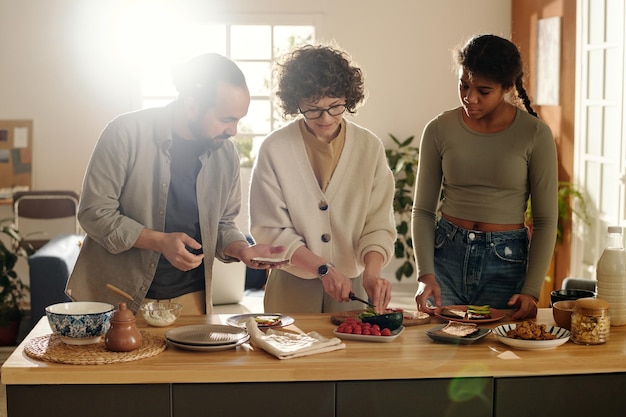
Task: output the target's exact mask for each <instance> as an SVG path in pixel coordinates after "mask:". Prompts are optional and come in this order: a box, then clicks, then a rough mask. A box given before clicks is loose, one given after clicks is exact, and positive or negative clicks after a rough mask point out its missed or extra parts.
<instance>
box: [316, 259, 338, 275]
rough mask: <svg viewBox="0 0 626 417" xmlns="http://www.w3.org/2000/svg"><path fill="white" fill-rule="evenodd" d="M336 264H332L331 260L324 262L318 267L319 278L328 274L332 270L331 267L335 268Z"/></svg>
mask: <svg viewBox="0 0 626 417" xmlns="http://www.w3.org/2000/svg"><path fill="white" fill-rule="evenodd" d="M334 266H335V265H333V264H331V263H330V262H328V263H326V264H324V265H320V266H319V267H318V268H317V277H318V278H319V279H322V278H324V277H325V276H326V275H328V273H329V272H330V268H333V267H334Z"/></svg>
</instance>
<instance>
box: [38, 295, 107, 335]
mask: <svg viewBox="0 0 626 417" xmlns="http://www.w3.org/2000/svg"><path fill="white" fill-rule="evenodd" d="M114 310H115V307H114V306H113V305H112V304H108V303H99V302H92V301H73V302H67V303H58V304H52V305H50V306H48V307H46V317H47V318H48V323H49V324H50V328H51V329H52V331H53V332H54V334H56V335H58V336H59V337H60V338H61V340H62V341H63V342H65V343H67V344H68V345H88V344H91V343H98V342H99V341H100V338H101V337H102V336H104V335H105V334H106V332H107V331H108V330H109V328H110V327H111V316H112V315H113V312H114Z"/></svg>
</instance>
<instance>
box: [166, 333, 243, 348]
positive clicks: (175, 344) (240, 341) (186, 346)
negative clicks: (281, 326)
mask: <svg viewBox="0 0 626 417" xmlns="http://www.w3.org/2000/svg"><path fill="white" fill-rule="evenodd" d="M249 339H250V335H247V336H246V337H244V338H243V339H239V340H238V341H237V342H236V343H229V344H226V345H212V346H211V345H206V346H204V345H188V344H186V343H178V342H174V341H173V340H170V339H167V342H168V343H169V344H171V345H173V346H176V347H178V348H180V349H185V350H193V351H196V352H215V351H219V350H228V349H234V348H236V347H237V346H239V345H242V344H244V343H246V342H247V341H248V340H249Z"/></svg>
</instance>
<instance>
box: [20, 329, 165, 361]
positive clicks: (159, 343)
mask: <svg viewBox="0 0 626 417" xmlns="http://www.w3.org/2000/svg"><path fill="white" fill-rule="evenodd" d="M141 336H142V340H143V343H142V345H141V347H140V348H139V349H135V350H133V351H130V352H111V351H110V350H107V349H106V347H105V346H104V340H101V341H100V342H98V343H92V344H90V345H68V344H66V343H64V342H63V341H62V340H61V338H60V337H59V336H57V335H55V334H47V335H44V336H38V337H34V338H32V339H31V340H29V341H28V343H27V344H26V346H25V347H24V353H26V355H27V356H30V357H31V358H33V359H39V360H43V361H47V362H55V363H66V364H71V365H102V364H107V363H120V362H130V361H135V360H138V359H144V358H149V357H151V356H154V355H158V354H159V353H161V352H163V351H164V350H165V348H166V347H167V342H166V340H165V338H164V337H163V336H155V335H153V334H151V333H149V332H146V331H143V330H141Z"/></svg>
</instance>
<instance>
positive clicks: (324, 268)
mask: <svg viewBox="0 0 626 417" xmlns="http://www.w3.org/2000/svg"><path fill="white" fill-rule="evenodd" d="M317 274H318V275H319V276H324V275H326V274H328V265H326V264H324V265H321V266H320V267H319V268H317Z"/></svg>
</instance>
